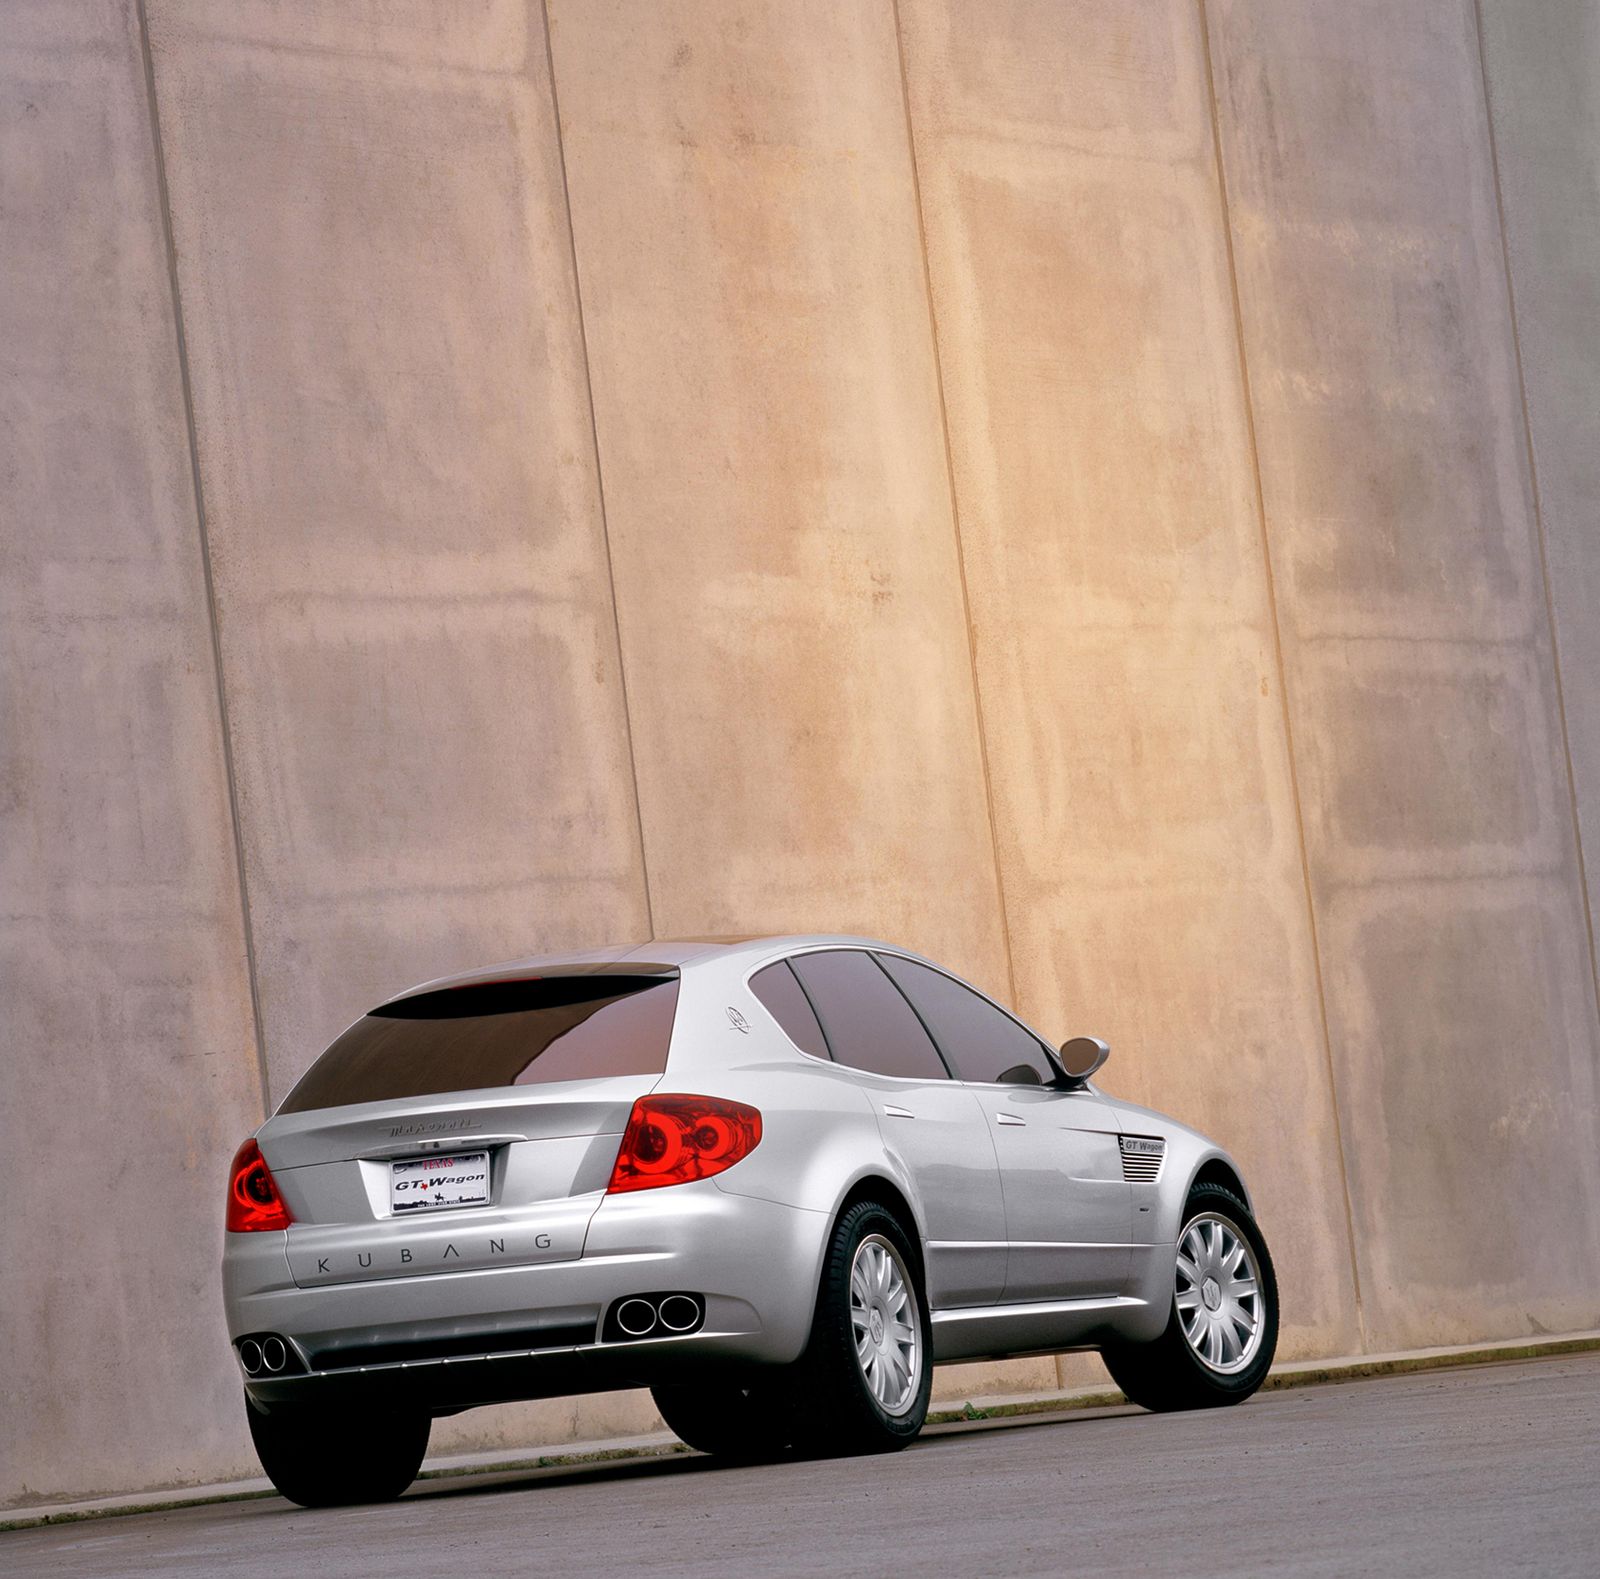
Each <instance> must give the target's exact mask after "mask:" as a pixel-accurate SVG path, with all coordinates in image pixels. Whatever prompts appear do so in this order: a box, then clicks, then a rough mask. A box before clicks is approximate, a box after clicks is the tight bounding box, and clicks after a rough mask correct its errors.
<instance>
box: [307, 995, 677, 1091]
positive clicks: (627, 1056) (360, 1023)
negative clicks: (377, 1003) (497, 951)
mask: <svg viewBox="0 0 1600 1579" xmlns="http://www.w3.org/2000/svg"><path fill="white" fill-rule="evenodd" d="M677 1007H678V978H677V977H676V976H675V975H674V976H672V977H670V978H664V977H661V976H637V975H620V974H619V975H583V976H548V977H543V978H539V979H536V980H529V981H508V982H485V983H482V984H480V985H477V986H471V987H456V988H445V989H443V990H442V991H439V992H429V993H422V994H419V995H418V996H416V997H413V998H401V999H398V1000H397V1001H396V1002H394V1003H389V1004H385V1005H384V1006H383V1007H382V1008H379V1009H374V1010H373V1011H372V1013H371V1014H367V1015H363V1016H362V1017H361V1019H359V1020H357V1021H356V1023H355V1024H354V1025H352V1026H351V1027H350V1029H349V1030H348V1031H346V1032H345V1033H344V1034H343V1035H342V1036H341V1037H339V1039H338V1040H337V1041H335V1042H334V1043H333V1045H332V1046H331V1047H329V1048H328V1050H327V1052H325V1053H324V1054H323V1055H322V1056H321V1057H320V1058H319V1059H318V1060H317V1061H316V1063H314V1064H313V1065H312V1066H311V1068H310V1069H308V1070H307V1071H306V1073H305V1074H304V1076H302V1078H301V1079H300V1081H299V1083H298V1084H297V1085H296V1086H295V1088H294V1089H293V1090H292V1091H291V1092H290V1093H289V1095H288V1096H287V1097H286V1098H285V1099H284V1102H283V1105H282V1107H280V1108H279V1109H278V1111H279V1112H280V1113H305V1112H309V1111H312V1110H313V1109H317V1108H329V1107H345V1106H348V1105H350V1104H352V1103H357V1102H388V1101H397V1100H399V1099H401V1098H403V1097H417V1096H435V1095H439V1094H441V1093H443V1092H447V1091H480V1090H489V1089H493V1088H495V1087H503V1086H522V1085H545V1084H551V1083H554V1082H557V1081H562V1080H592V1079H595V1078H596V1077H598V1076H603V1075H659V1074H661V1073H662V1072H663V1071H664V1070H665V1069H666V1067H667V1049H668V1046H669V1044H670V1042H671V1040H672V1022H673V1018H674V1016H675V1015H676V1013H677Z"/></svg>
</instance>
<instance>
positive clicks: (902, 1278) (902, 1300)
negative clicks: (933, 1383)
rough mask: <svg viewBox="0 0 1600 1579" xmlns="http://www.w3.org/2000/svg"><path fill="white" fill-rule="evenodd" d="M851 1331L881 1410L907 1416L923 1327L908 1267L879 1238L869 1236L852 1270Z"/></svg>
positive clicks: (917, 1380)
mask: <svg viewBox="0 0 1600 1579" xmlns="http://www.w3.org/2000/svg"><path fill="white" fill-rule="evenodd" d="M850 1328H851V1335H852V1337H853V1338H854V1339H855V1350H856V1364H857V1365H859V1366H860V1367H861V1375H862V1377H863V1379H864V1380H865V1381H866V1384H867V1388H868V1390H869V1391H870V1392H871V1394H872V1396H873V1397H874V1398H875V1399H876V1400H877V1402H878V1407H879V1408H880V1409H882V1410H883V1412H884V1413H885V1414H889V1415H903V1414H905V1413H906V1412H907V1410H909V1409H910V1408H911V1406H912V1404H913V1403H914V1402H915V1401H916V1397H917V1389H918V1385H919V1384H920V1382H921V1380H922V1324H921V1319H920V1317H919V1315H918V1312H917V1296H916V1292H915V1290H914V1289H913V1287H912V1283H911V1276H910V1274H909V1273H908V1272H907V1271H906V1266H905V1262H904V1261H902V1260H901V1259H900V1252H899V1251H898V1250H896V1249H895V1247H894V1246H893V1245H892V1244H890V1243H889V1241H888V1240H887V1239H885V1238H884V1237H883V1236H882V1235H881V1234H868V1235H867V1237H866V1238H865V1239H863V1240H862V1241H861V1243H860V1244H859V1245H858V1246H857V1247H856V1253H855V1259H854V1260H853V1261H852V1262H851V1264H850Z"/></svg>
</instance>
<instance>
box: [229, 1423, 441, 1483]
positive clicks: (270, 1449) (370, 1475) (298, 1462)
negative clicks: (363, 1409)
mask: <svg viewBox="0 0 1600 1579" xmlns="http://www.w3.org/2000/svg"><path fill="white" fill-rule="evenodd" d="M244 1412H245V1416H246V1418H247V1419H248V1420H249V1422H250V1438H251V1440H252V1441H253V1442H254V1443H255V1448H256V1457H257V1458H259V1459H260V1460H261V1467H262V1468H263V1469H264V1470H265V1471H266V1472H267V1479H268V1480H270V1481H271V1482H272V1484H273V1485H274V1486H276V1487H277V1488H278V1490H279V1491H280V1492H281V1493H282V1494H283V1495H284V1496H285V1497H287V1498H288V1499H289V1501H290V1502H298V1503H299V1504H300V1506H301V1507H303V1508H334V1507H339V1506H342V1505H344V1504H347V1503H352V1502H392V1501H393V1500H394V1499H395V1498H396V1497H398V1496H399V1495H400V1493H401V1492H402V1491H404V1490H405V1489H406V1487H407V1486H409V1485H410V1484H411V1482H412V1481H413V1480H415V1479H416V1478H417V1471H418V1470H419V1469H420V1468H421V1467H422V1458H423V1455H424V1454H425V1453H426V1452H427V1451H428V1433H429V1431H430V1430H431V1429H432V1426H433V1421H432V1420H431V1419H429V1417H428V1416H427V1415H425V1414H424V1415H419V1414H404V1415H388V1414H375V1415H370V1416H359V1415H358V1416H354V1417H352V1415H349V1414H346V1413H344V1412H343V1411H339V1412H335V1411H332V1410H327V1409H314V1408H298V1409H297V1408H292V1407H289V1406H280V1407H278V1408H276V1409H274V1410H273V1411H272V1413H271V1414H265V1413H263V1412H262V1411H261V1410H260V1409H258V1408H257V1407H256V1406H255V1405H254V1404H253V1403H251V1401H250V1399H249V1398H248V1397H246V1399H245V1404H244Z"/></svg>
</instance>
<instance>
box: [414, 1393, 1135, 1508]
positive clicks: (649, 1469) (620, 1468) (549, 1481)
mask: <svg viewBox="0 0 1600 1579" xmlns="http://www.w3.org/2000/svg"><path fill="white" fill-rule="evenodd" d="M1143 1413H1144V1411H1143V1410H1141V1409H1137V1408H1135V1407H1134V1406H1133V1405H1131V1404H1121V1405H1117V1406H1115V1407H1106V1408H1098V1409H1061V1410H1051V1411H1048V1412H1046V1411H1041V1412H1039V1413H1037V1414H1023V1415H1000V1416H990V1417H984V1418H979V1419H972V1420H950V1421H943V1422H941V1423H940V1424H938V1425H930V1426H928V1427H927V1428H926V1429H925V1430H924V1431H923V1433H922V1435H921V1436H920V1437H918V1438H917V1440H916V1441H915V1442H914V1443H912V1445H911V1446H910V1447H909V1448H908V1449H907V1450H906V1451H907V1452H911V1453H916V1452H925V1451H927V1450H928V1449H929V1448H935V1447H938V1446H939V1445H940V1444H941V1443H949V1442H951V1441H961V1440H965V1439H970V1438H974V1437H980V1436H985V1435H989V1434H992V1433H1002V1434H1006V1435H1010V1434H1011V1433H1014V1432H1018V1431H1033V1430H1040V1429H1043V1428H1044V1427H1047V1426H1075V1427H1089V1426H1093V1425H1096V1424H1099V1423H1101V1422H1103V1421H1107V1420H1117V1419H1124V1418H1126V1417H1127V1416H1129V1415H1138V1414H1143ZM820 1462H827V1460H825V1459H817V1458H811V1459H806V1458H799V1457H787V1456H786V1457H783V1458H776V1459H762V1460H759V1461H749V1460H743V1461H737V1462H732V1461H729V1460H727V1459H721V1458H712V1457H709V1456H708V1455H706V1454H704V1453H696V1452H694V1451H693V1450H692V1449H690V1448H684V1447H680V1448H677V1449H668V1450H667V1451H665V1452H659V1453H652V1454H650V1455H649V1456H648V1457H638V1458H622V1459H602V1460H599V1461H598V1462H594V1463H587V1464H530V1465H527V1466H525V1467H524V1466H517V1467H512V1468H508V1469H500V1470H484V1471H481V1472H477V1473H473V1472H464V1473H461V1474H450V1473H442V1474H437V1475H432V1476H429V1477H428V1478H426V1479H423V1480H419V1481H417V1482H416V1483H415V1484H414V1485H413V1486H412V1487H411V1489H410V1490H409V1491H407V1492H406V1494H405V1498H404V1500H405V1501H407V1502H419V1501H423V1500H427V1501H443V1500H447V1499H453V1498H458V1497H480V1496H492V1495H496V1494H499V1493H502V1492H513V1491H526V1490H530V1489H532V1488H533V1487H535V1486H538V1487H545V1488H548V1487H559V1486H604V1485H622V1484H625V1483H627V1482H629V1481H642V1480H661V1479H667V1478H670V1477H673V1476H694V1475H714V1474H737V1473H746V1474H761V1473H764V1472H771V1471H781V1470H783V1469H784V1468H786V1467H787V1466H789V1465H791V1464H801V1463H820Z"/></svg>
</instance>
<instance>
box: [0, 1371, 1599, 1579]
mask: <svg viewBox="0 0 1600 1579" xmlns="http://www.w3.org/2000/svg"><path fill="white" fill-rule="evenodd" d="M0 1573H4V1574H6V1575H10V1576H21V1575H24V1574H46V1573H48V1574H52V1575H59V1574H70V1575H74V1576H85V1579H88V1576H94V1575H123V1574H135V1573H136V1574H140V1575H257V1574H259V1575H284V1574H294V1575H316V1576H318V1579H324V1576H326V1579H344V1576H354V1575H382V1576H384V1579H409V1576H419V1579H420V1576H423V1575H436V1574H445V1573H449V1574H452V1575H468V1576H471V1579H489V1576H491V1575H499V1574H513V1573H515V1574H544V1573H549V1574H560V1575H563V1576H565V1575H573V1574H607V1575H616V1574H625V1575H634V1574H637V1575H646V1576H649V1579H658V1576H665V1575H693V1576H695V1579H716V1576H720V1575H746V1574H826V1575H829V1576H831V1579H840V1576H845V1575H898V1576H904V1579H935V1576H938V1575H946V1574H948V1575H959V1576H961V1579H975V1576H986V1575H991V1574H1063V1573H1093V1574H1097V1575H1104V1574H1132V1575H1139V1576H1141V1579H1155V1576H1161V1575H1168V1574H1173V1575H1178V1574H1181V1575H1183V1576H1185V1579H1199V1576H1202V1575H1206V1574H1258V1573H1282V1574H1341V1575H1342V1574H1379V1573H1381V1574H1386V1575H1412V1574H1450V1575H1460V1574H1505V1573H1529V1574H1539V1575H1565V1574H1571V1575H1582V1576H1583V1579H1594V1576H1595V1575H1597V1574H1600V1354H1584V1355H1576V1356H1572V1357H1569V1358H1562V1359H1552V1360H1538V1361H1530V1362H1524V1363H1521V1364H1512V1365H1495V1366H1484V1367H1481V1368H1477V1369H1472V1370H1457V1371H1432V1372H1424V1373H1421V1374H1417V1375H1411V1376H1400V1377H1389V1378H1385V1379H1383V1380H1378V1381H1366V1382H1350V1383H1345V1384H1343V1385H1339V1386H1324V1387H1311V1388H1303V1389H1298V1390H1294V1391H1287V1392H1280V1393H1269V1394H1265V1395H1263V1396H1261V1397H1258V1398H1256V1399H1254V1400H1253V1401H1252V1402H1250V1403H1249V1404H1246V1405H1245V1406H1244V1407H1243V1408H1240V1409H1232V1410H1224V1411H1220V1412H1218V1413H1215V1414H1206V1415H1173V1416H1166V1417H1157V1416H1153V1415H1146V1414H1141V1413H1138V1412H1136V1411H1132V1410H1097V1411H1094V1412H1092V1413H1080V1414H1070V1415H1057V1416H1050V1417H1038V1416H1035V1417H1032V1418H1027V1419H1023V1420H1015V1421H1005V1422H988V1423H980V1424H974V1425H970V1426H943V1427H936V1428H934V1429H932V1430H930V1432H929V1433H928V1434H927V1435H926V1436H924V1438H923V1439H922V1441H921V1442H920V1443H919V1444H918V1445H917V1446H916V1447H915V1448H913V1449H911V1450H910V1451H909V1452H906V1453H902V1454H899V1455H897V1456H896V1457H893V1458H882V1459H857V1460H853V1461H843V1462H837V1461H836V1462H829V1463H806V1464H787V1465H772V1466H766V1467H761V1468H754V1469H719V1468H717V1467H715V1465H714V1464H713V1463H712V1462H711V1461H710V1460H708V1459H703V1458H698V1457H682V1458H669V1459H658V1460H654V1461H647V1462H644V1463H635V1464H630V1465H610V1466H606V1465H596V1466H589V1467H585V1468H581V1469H566V1470H540V1471H536V1472H530V1473H522V1474H514V1475H512V1474H503V1475H499V1476H496V1477H493V1478H488V1479H484V1478H479V1479H471V1480H466V1479H457V1480H454V1481H448V1482H446V1481H431V1482H425V1483H424V1484H423V1486H421V1487H420V1488H418V1489H416V1490H413V1491H412V1492H411V1493H410V1494H409V1495H408V1496H407V1497H406V1498H405V1499H404V1500H403V1501H402V1502H400V1503H398V1504H392V1505H390V1506H387V1507H380V1508H356V1509H350V1510H343V1511H330V1512H321V1513H308V1512H304V1511H302V1510H299V1509H295V1508H292V1507H291V1506H290V1505H289V1504H288V1503H285V1502H281V1501H279V1500H277V1499H276V1498H272V1499H268V1500H258V1501H253V1502H242V1503H227V1504H221V1505H215V1506H211V1507H203V1508H187V1509H180V1510H175V1511H172V1512H166V1513H148V1514H138V1515H134V1516H131V1517H128V1518H119V1519H107V1520H97V1521H94V1522H88V1523H80V1524H69V1525H59V1526H55V1527H50V1528H44V1529H35V1530H19V1531H15V1532H12V1533H10V1534H4V1535H0Z"/></svg>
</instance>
